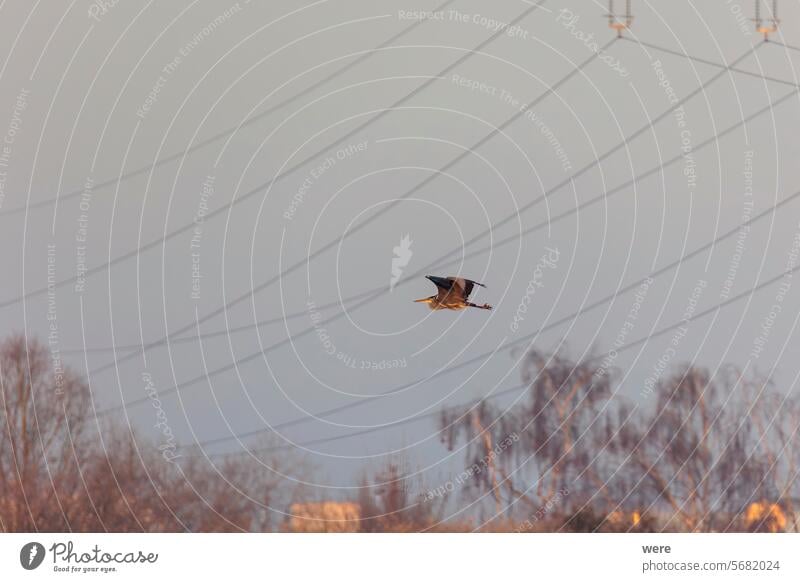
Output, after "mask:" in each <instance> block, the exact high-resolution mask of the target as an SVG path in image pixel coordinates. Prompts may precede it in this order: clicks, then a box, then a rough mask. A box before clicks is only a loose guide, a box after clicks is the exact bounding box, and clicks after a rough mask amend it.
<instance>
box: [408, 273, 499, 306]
mask: <svg viewBox="0 0 800 582" xmlns="http://www.w3.org/2000/svg"><path fill="white" fill-rule="evenodd" d="M425 278H426V279H429V280H430V281H431V282H432V283H434V284H435V285H436V287H437V288H438V290H439V292H438V293H437V294H436V295H431V296H430V297H425V298H423V299H416V300H415V303H427V304H428V307H430V308H431V309H433V310H437V309H455V310H460V309H466V308H467V307H477V308H478V309H491V308H492V306H491V305H489V304H488V303H484V304H483V305H476V304H474V303H470V302H469V301H467V299H469V294H470V293H472V289H473V288H474V287H475V285H480V286H481V287H484V288H485V287H486V285H484V284H483V283H478V282H477V281H470V280H469V279H464V278H463V277H434V276H433V275H426V276H425Z"/></svg>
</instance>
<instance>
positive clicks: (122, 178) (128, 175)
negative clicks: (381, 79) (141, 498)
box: [0, 0, 455, 218]
mask: <svg viewBox="0 0 800 582" xmlns="http://www.w3.org/2000/svg"><path fill="white" fill-rule="evenodd" d="M453 2H455V0H446V1H445V2H442V3H441V4H440V5H439V6H437V7H436V8H434V11H441V10H444V9H445V8H447V6H449V5H450V4H452V3H453ZM423 22H424V20H416V21H414V22H413V23H412V24H411V25H409V26H407V27H405V28H403V29H402V30H401V31H400V32H398V33H397V34H395V35H393V36H391V37H389V38H388V39H386V40H385V41H383V42H382V43H381V44H379V45H377V46H376V47H375V48H372V49H370V50H368V51H365V52H364V53H363V54H361V55H359V56H358V57H356V58H355V59H353V60H351V61H349V62H347V63H345V64H344V65H343V66H341V67H338V68H336V69H334V70H333V71H331V72H330V73H329V74H327V75H325V76H324V77H322V78H321V79H319V80H318V81H315V82H314V83H312V84H311V85H309V86H308V87H306V88H305V89H302V90H301V91H298V92H297V93H295V94H294V95H292V96H290V97H287V98H286V99H284V100H283V101H279V102H278V103H275V104H274V105H271V106H270V107H268V108H267V109H265V110H264V111H262V112H261V113H258V114H256V115H253V116H252V117H248V118H247V119H245V120H244V121H242V122H241V123H239V124H237V125H235V126H233V127H229V128H227V129H224V130H222V131H220V132H219V133H215V134H214V135H212V136H210V137H208V138H206V139H204V140H202V141H199V142H197V143H196V144H194V145H193V146H190V147H188V148H186V149H183V150H181V151H179V152H175V153H173V154H169V155H168V156H165V157H163V158H159V159H158V160H156V161H155V162H152V163H150V164H146V165H144V166H142V167H140V168H137V169H135V170H131V171H129V172H125V173H123V174H121V175H120V176H118V177H116V178H110V179H108V180H105V181H103V182H98V183H96V184H94V185H93V187H92V191H93V192H97V191H98V190H102V189H104V188H108V187H109V186H113V185H115V184H118V183H120V182H125V181H127V180H130V179H131V178H135V177H136V176H140V175H142V174H145V173H147V172H149V171H150V170H153V169H155V168H159V167H161V166H163V165H166V164H169V163H170V162H174V161H175V160H179V159H181V158H183V157H185V156H188V155H190V154H192V153H194V152H196V151H198V150H201V149H203V148H205V147H206V146H209V145H211V144H213V143H216V142H218V141H221V140H223V139H224V138H226V137H228V136H230V135H233V134H234V133H236V132H238V131H239V130H241V129H242V128H244V127H247V126H250V125H252V124H254V123H256V122H257V121H260V120H262V119H264V118H265V117H267V116H269V115H270V114H272V113H275V112H276V111H278V110H279V109H283V108H284V107H285V106H286V105H288V104H290V103H293V102H295V101H297V100H298V99H301V98H303V97H305V96H306V95H308V94H309V93H312V92H313V91H316V90H317V89H319V88H320V87H323V86H324V85H327V84H328V83H329V82H331V81H333V80H334V79H336V78H337V77H340V76H342V75H343V74H345V73H347V72H348V71H350V70H352V69H353V68H355V67H357V66H358V65H360V64H361V63H363V62H364V61H366V60H367V59H369V58H370V57H372V56H373V55H374V54H375V53H377V52H380V51H381V50H383V49H385V48H387V47H389V46H391V45H392V44H394V43H395V42H396V41H397V40H399V39H401V38H403V37H404V36H406V35H407V34H408V33H410V32H411V31H412V30H414V29H415V28H417V27H418V26H420V25H421V24H422V23H423ZM83 193H84V189H83V188H81V189H79V190H73V191H72V192H69V193H67V194H64V195H62V196H55V197H53V198H48V199H47V200H42V201H40V202H35V203H33V204H28V205H26V206H18V207H16V208H9V209H7V210H3V211H0V218H2V217H4V216H13V215H15V214H20V213H22V212H25V211H26V210H33V209H37V208H45V207H47V206H52V205H53V204H55V203H56V201H59V202H63V201H65V200H70V199H72V198H79V197H80V196H81V195H82V194H83Z"/></svg>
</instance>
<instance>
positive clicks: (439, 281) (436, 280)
mask: <svg viewBox="0 0 800 582" xmlns="http://www.w3.org/2000/svg"><path fill="white" fill-rule="evenodd" d="M426 278H427V279H428V280H430V281H431V282H432V283H433V284H435V285H436V286H437V287H438V288H439V289H442V290H443V291H450V289H452V288H453V279H452V277H448V278H446V279H445V278H444V277H434V276H433V275H428V276H427V277H426Z"/></svg>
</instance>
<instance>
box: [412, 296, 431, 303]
mask: <svg viewBox="0 0 800 582" xmlns="http://www.w3.org/2000/svg"><path fill="white" fill-rule="evenodd" d="M427 302H428V298H427V297H423V298H422V299H414V303H427Z"/></svg>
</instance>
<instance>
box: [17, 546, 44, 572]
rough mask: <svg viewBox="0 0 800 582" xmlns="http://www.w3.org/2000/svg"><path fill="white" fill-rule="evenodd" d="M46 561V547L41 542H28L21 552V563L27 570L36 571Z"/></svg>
mask: <svg viewBox="0 0 800 582" xmlns="http://www.w3.org/2000/svg"><path fill="white" fill-rule="evenodd" d="M43 561H44V546H43V545H42V544H40V543H39V542H28V543H27V544H25V545H24V546H22V549H21V550H20V551H19V563H20V564H22V567H23V568H25V569H26V570H35V569H36V568H38V567H39V566H41V565H42V562H43Z"/></svg>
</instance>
